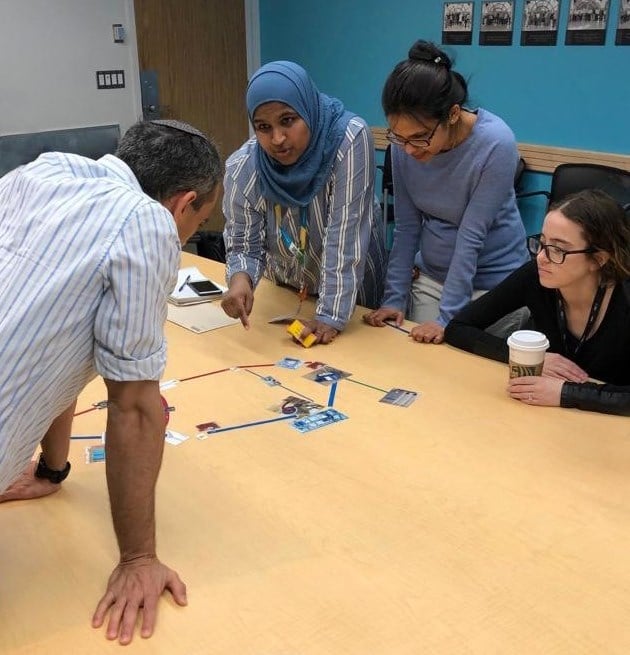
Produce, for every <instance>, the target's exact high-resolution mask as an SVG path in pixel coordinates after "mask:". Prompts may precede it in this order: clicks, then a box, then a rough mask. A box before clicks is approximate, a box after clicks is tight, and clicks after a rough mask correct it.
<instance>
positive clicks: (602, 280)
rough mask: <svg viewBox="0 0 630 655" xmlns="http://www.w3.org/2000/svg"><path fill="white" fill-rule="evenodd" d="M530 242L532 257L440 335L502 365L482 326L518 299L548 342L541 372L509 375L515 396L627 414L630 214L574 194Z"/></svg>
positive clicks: (597, 195)
mask: <svg viewBox="0 0 630 655" xmlns="http://www.w3.org/2000/svg"><path fill="white" fill-rule="evenodd" d="M528 245H529V250H530V252H531V253H532V254H534V255H536V261H532V262H529V263H527V264H525V265H524V266H522V267H521V268H520V269H519V270H517V271H515V272H514V273H512V275H510V276H509V277H508V278H506V279H505V280H504V281H503V282H502V283H501V284H499V285H498V286H497V287H496V288H495V289H493V290H492V291H489V292H488V293H487V294H485V295H484V296H482V297H481V298H479V299H478V300H475V301H474V302H472V303H471V304H470V305H468V306H467V307H466V308H464V309H463V310H462V311H461V312H460V313H459V314H457V316H456V317H455V318H454V319H453V320H452V321H451V322H450V323H449V324H448V326H447V328H446V333H445V339H446V342H447V343H450V344H451V345H453V346H457V347H458V348H462V349H463V350H467V351H468V352H471V353H475V354H477V355H482V356H483V357H490V358H491V359H496V360H499V361H503V362H507V360H508V347H507V344H506V342H505V340H504V339H499V338H497V337H495V336H492V335H491V334H488V333H487V332H484V328H486V327H487V326H488V325H490V324H492V323H493V322H495V321H496V320H497V319H499V318H501V317H502V316H505V315H506V314H508V313H510V312H512V311H514V310H515V309H517V308H518V307H521V306H522V305H525V306H527V307H529V310H530V312H531V318H532V321H533V323H534V326H535V329H536V330H539V331H540V332H544V334H545V335H547V338H548V339H549V344H550V348H549V352H548V353H547V354H546V355H545V363H544V367H543V374H542V376H540V377H538V376H532V377H520V378H514V379H513V380H510V384H509V387H508V392H509V394H510V395H511V396H512V398H515V399H517V400H521V401H523V402H525V403H528V404H530V405H550V406H560V407H576V408H578V409H585V410H591V411H596V412H605V413H609V414H624V415H630V330H629V326H630V282H629V277H630V220H629V219H628V218H627V217H626V216H625V214H624V211H623V210H622V209H621V207H620V206H619V205H618V204H617V203H616V202H615V201H614V200H613V199H612V198H611V197H610V196H608V195H607V194H605V193H603V192H602V191H595V190H589V191H581V192H580V193H576V194H574V195H572V196H569V197H567V198H566V199H565V200H563V201H562V202H560V203H558V204H557V205H555V206H553V207H552V208H551V211H550V212H549V213H548V214H547V216H546V217H545V221H544V223H543V231H542V234H540V235H538V236H535V237H530V238H529V239H528ZM588 378H593V379H596V380H602V381H604V382H606V383H607V384H596V383H593V382H587V380H588Z"/></svg>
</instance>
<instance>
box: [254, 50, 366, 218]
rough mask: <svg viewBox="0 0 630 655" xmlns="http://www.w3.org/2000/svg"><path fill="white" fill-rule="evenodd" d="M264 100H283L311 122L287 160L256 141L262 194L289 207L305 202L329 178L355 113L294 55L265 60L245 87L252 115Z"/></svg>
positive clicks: (308, 122)
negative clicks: (297, 152)
mask: <svg viewBox="0 0 630 655" xmlns="http://www.w3.org/2000/svg"><path fill="white" fill-rule="evenodd" d="M265 102H283V103H285V104H286V105H289V106H290V107H291V108H292V109H294V110H295V111H296V112H297V113H298V114H299V115H300V117H301V118H302V119H303V120H304V121H305V122H306V124H307V125H308V128H309V130H310V132H311V140H310V142H309V144H308V147H307V148H306V150H305V151H304V152H303V153H302V155H301V157H300V158H299V159H298V160H297V161H296V162H295V163H294V164H291V165H289V166H285V165H283V164H281V163H280V162H278V161H276V160H275V159H274V158H273V157H270V156H269V155H268V154H267V153H266V152H265V151H264V150H263V149H262V148H261V147H260V144H258V146H257V148H256V170H257V172H258V175H259V178H260V182H261V185H262V192H263V196H264V197H265V198H267V199H269V200H271V201H272V202H275V203H278V204H280V205H284V206H285V207H286V206H293V207H295V206H298V207H306V205H308V203H309V202H310V201H311V200H312V199H313V197H314V196H315V195H316V194H317V193H318V192H319V191H320V190H321V189H322V188H323V187H324V185H325V184H326V182H327V181H328V178H329V177H330V174H331V172H332V168H333V165H334V163H335V157H336V155H337V150H338V149H339V146H340V145H341V142H342V141H343V137H344V134H345V131H346V126H347V125H348V121H349V120H350V119H351V118H352V117H353V116H354V114H352V113H351V112H349V111H345V110H344V107H343V104H342V102H341V101H340V100H337V98H330V97H328V96H327V95H324V94H323V93H320V92H319V91H318V90H317V87H316V86H315V84H314V83H313V80H311V78H310V77H309V76H308V74H307V72H306V71H305V70H304V69H303V68H302V67H301V66H298V65H297V64H294V63H293V62H291V61H273V62H271V63H269V64H265V65H264V66H263V67H262V68H259V69H258V70H257V71H256V73H254V75H253V76H252V78H251V80H250V81H249V85H248V87H247V113H248V114H249V119H250V121H251V120H252V119H253V117H254V112H255V111H256V109H257V108H258V107H259V106H260V105H262V104H264V103H265Z"/></svg>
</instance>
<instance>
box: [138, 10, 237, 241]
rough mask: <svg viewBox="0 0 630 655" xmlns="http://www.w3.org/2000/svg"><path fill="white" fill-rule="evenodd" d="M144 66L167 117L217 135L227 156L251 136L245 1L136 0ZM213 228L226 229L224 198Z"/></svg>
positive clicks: (220, 146) (222, 150)
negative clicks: (153, 78)
mask: <svg viewBox="0 0 630 655" xmlns="http://www.w3.org/2000/svg"><path fill="white" fill-rule="evenodd" d="M134 5H135V14H136V33H137V40H138V58H139V60H140V61H139V65H140V70H141V71H143V70H154V71H156V73H157V80H158V86H159V104H160V109H161V111H160V113H161V117H162V118H177V119H181V120H184V121H186V122H188V123H190V124H191V125H194V126H195V127H197V128H199V129H200V130H202V131H203V132H205V133H207V134H209V135H211V136H212V137H213V138H214V140H215V141H216V143H217V145H218V147H219V149H220V151H221V155H222V157H223V159H226V158H227V157H228V156H229V155H230V154H231V153H232V152H234V151H235V150H236V149H237V148H238V147H239V146H240V145H241V144H242V143H243V141H245V140H246V139H247V136H248V124H247V111H246V109H245V89H246V86H247V45H246V35H245V7H244V5H245V3H244V2H243V1H242V0H241V1H240V2H238V1H235V0H227V1H226V0H177V1H176V2H174V1H173V0H134ZM207 229H211V230H222V229H223V215H222V213H221V206H220V202H219V203H218V204H217V208H216V209H215V211H214V214H213V216H212V219H211V221H210V223H209V224H208V226H207Z"/></svg>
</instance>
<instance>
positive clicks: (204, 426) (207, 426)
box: [195, 421, 219, 432]
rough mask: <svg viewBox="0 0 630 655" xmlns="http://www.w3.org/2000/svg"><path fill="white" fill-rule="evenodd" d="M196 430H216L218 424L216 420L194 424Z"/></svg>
mask: <svg viewBox="0 0 630 655" xmlns="http://www.w3.org/2000/svg"><path fill="white" fill-rule="evenodd" d="M195 427H196V428H197V430H199V431H200V432H204V431H205V430H216V429H217V428H218V427H219V424H218V423H217V422H216V421H208V422H207V423H199V424H198V425H195Z"/></svg>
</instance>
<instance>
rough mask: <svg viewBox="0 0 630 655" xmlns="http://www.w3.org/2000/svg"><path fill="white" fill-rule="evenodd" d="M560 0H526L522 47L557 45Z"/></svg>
mask: <svg viewBox="0 0 630 655" xmlns="http://www.w3.org/2000/svg"><path fill="white" fill-rule="evenodd" d="M559 13H560V0H525V4H524V5H523V21H522V27H521V45H556V43H557V41H558V14H559Z"/></svg>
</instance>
